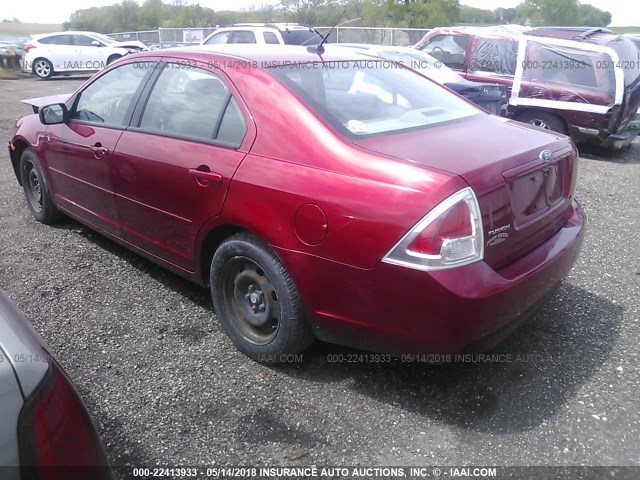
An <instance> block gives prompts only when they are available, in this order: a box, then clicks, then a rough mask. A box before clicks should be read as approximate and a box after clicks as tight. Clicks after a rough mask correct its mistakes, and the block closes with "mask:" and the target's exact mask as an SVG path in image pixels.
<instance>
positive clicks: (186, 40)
mask: <svg viewBox="0 0 640 480" xmlns="http://www.w3.org/2000/svg"><path fill="white" fill-rule="evenodd" d="M317 29H318V31H319V32H320V33H322V34H323V35H324V34H325V33H326V32H329V30H330V29H331V27H318V28H317ZM215 30H216V27H203V28H160V29H158V30H143V31H139V32H118V33H111V34H109V36H111V37H113V38H115V39H116V40H118V41H126V40H138V41H141V42H143V43H144V44H145V45H147V46H148V47H149V48H170V47H177V46H184V45H194V44H196V45H197V44H199V43H200V42H201V41H202V40H203V39H204V38H206V37H207V35H209V34H210V33H212V32H214V31H215ZM427 32H429V30H428V29H424V28H385V27H336V28H334V29H333V31H332V32H331V34H330V35H329V38H328V39H327V41H328V42H330V43H374V44H378V45H403V46H408V45H413V44H415V43H417V42H418V41H419V40H420V39H421V38H422V37H423V36H424V35H425V34H426V33H427Z"/></svg>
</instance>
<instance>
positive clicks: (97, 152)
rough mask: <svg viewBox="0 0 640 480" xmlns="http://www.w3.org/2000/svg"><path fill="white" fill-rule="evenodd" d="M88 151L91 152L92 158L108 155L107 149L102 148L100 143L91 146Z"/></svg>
mask: <svg viewBox="0 0 640 480" xmlns="http://www.w3.org/2000/svg"><path fill="white" fill-rule="evenodd" d="M89 150H91V151H92V152H93V156H94V157H96V158H98V159H99V158H102V157H104V156H106V155H109V149H108V148H107V147H103V146H102V144H101V143H100V142H98V143H96V144H95V145H91V146H90V147H89Z"/></svg>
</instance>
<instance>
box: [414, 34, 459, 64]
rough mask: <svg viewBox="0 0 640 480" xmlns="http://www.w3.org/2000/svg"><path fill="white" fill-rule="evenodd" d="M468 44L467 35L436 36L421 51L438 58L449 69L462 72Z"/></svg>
mask: <svg viewBox="0 0 640 480" xmlns="http://www.w3.org/2000/svg"><path fill="white" fill-rule="evenodd" d="M468 44H469V37H468V36H467V35H436V36H435V37H433V38H431V39H429V41H428V42H427V43H426V44H425V45H424V46H423V47H422V48H421V50H422V51H424V52H425V53H428V54H429V55H431V56H432V57H435V58H437V59H438V60H440V61H441V62H442V63H444V64H445V65H446V66H447V67H449V68H455V69H458V70H462V69H463V68H464V59H465V57H466V55H467V45H468Z"/></svg>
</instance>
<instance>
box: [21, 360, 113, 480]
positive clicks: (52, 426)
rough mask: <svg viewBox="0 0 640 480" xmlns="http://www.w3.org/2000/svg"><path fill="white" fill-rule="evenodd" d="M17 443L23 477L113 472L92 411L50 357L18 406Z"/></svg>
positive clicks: (81, 478)
mask: <svg viewBox="0 0 640 480" xmlns="http://www.w3.org/2000/svg"><path fill="white" fill-rule="evenodd" d="M18 443H19V446H20V463H21V465H22V477H21V478H22V479H23V480H25V479H29V480H31V479H34V480H35V479H37V480H75V479H77V480H85V479H87V478H92V479H99V480H107V479H108V480H111V479H112V478H113V477H112V475H111V470H110V468H109V463H108V461H107V459H106V456H105V454H104V450H103V447H102V442H101V440H100V438H99V437H98V433H97V432H96V429H95V427H94V425H93V422H92V421H91V417H90V416H89V413H88V412H87V409H86V408H85V406H84V403H82V400H81V399H80V397H79V396H78V393H77V392H76V390H75V389H74V387H73V386H72V385H71V383H70V382H69V380H68V379H67V376H66V375H65V374H64V372H63V371H62V370H61V368H60V367H59V366H58V365H57V364H56V363H55V361H52V363H51V368H50V370H49V373H48V375H47V378H46V379H45V380H44V381H43V382H42V383H41V384H40V385H39V387H38V389H37V390H36V391H35V392H34V393H33V394H32V395H31V396H30V397H29V399H28V400H27V402H26V404H25V407H24V408H23V409H22V411H21V412H20V417H19V419H18ZM68 467H73V468H68Z"/></svg>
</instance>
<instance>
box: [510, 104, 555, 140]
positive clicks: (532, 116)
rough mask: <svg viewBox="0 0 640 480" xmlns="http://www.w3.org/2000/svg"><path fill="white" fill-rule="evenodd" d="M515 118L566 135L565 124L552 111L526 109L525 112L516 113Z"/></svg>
mask: <svg viewBox="0 0 640 480" xmlns="http://www.w3.org/2000/svg"><path fill="white" fill-rule="evenodd" d="M516 120H518V121H520V122H523V123H529V124H531V125H535V126H536V127H540V128H544V129H546V130H553V131H554V132H558V133H562V134H563V135H567V126H566V125H565V123H564V122H563V121H562V119H561V118H560V117H557V116H555V115H553V114H552V113H546V112H539V111H537V110H527V111H526V112H522V113H520V114H518V115H516Z"/></svg>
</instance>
